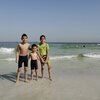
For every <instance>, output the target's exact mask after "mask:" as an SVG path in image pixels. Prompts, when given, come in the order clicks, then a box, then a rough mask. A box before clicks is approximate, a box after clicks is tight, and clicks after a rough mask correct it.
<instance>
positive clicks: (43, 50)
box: [38, 35, 52, 80]
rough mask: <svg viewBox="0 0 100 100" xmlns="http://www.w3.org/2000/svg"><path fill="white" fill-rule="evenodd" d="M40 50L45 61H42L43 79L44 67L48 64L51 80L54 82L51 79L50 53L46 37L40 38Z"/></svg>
mask: <svg viewBox="0 0 100 100" xmlns="http://www.w3.org/2000/svg"><path fill="white" fill-rule="evenodd" d="M38 50H39V53H40V55H41V57H42V58H43V61H41V74H42V78H44V65H45V64H47V66H48V75H49V79H50V80H52V79H51V65H50V62H49V52H48V51H49V45H48V44H47V43H46V37H45V35H41V36H40V43H39V44H38Z"/></svg>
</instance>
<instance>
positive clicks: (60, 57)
mask: <svg viewBox="0 0 100 100" xmlns="http://www.w3.org/2000/svg"><path fill="white" fill-rule="evenodd" d="M74 57H77V56H76V55H66V56H54V57H50V59H51V60H58V59H71V58H74Z"/></svg>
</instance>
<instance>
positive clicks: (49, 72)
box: [47, 62, 51, 79]
mask: <svg viewBox="0 0 100 100" xmlns="http://www.w3.org/2000/svg"><path fill="white" fill-rule="evenodd" d="M47 66H48V75H49V79H51V65H50V63H49V62H48V63H47Z"/></svg>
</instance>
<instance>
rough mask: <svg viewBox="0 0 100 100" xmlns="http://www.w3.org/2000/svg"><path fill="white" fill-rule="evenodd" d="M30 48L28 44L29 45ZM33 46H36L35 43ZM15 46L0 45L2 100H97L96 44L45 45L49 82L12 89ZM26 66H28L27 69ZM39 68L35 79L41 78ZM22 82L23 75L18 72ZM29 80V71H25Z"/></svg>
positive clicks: (99, 68)
mask: <svg viewBox="0 0 100 100" xmlns="http://www.w3.org/2000/svg"><path fill="white" fill-rule="evenodd" d="M30 44H31V45H32V44H33V43H32V42H31V43H30ZM36 44H37V43H36ZM17 45H18V43H17V42H1V43H0V90H1V91H0V97H2V100H14V99H15V100H17V99H19V100H27V99H28V100H32V99H33V98H34V100H55V99H57V100H100V96H99V94H100V44H99V43H49V46H50V49H49V55H50V62H51V66H52V79H53V81H52V82H50V81H49V80H48V74H47V67H45V79H44V80H42V79H41V78H39V81H38V82H36V81H35V80H33V82H32V83H29V84H27V85H26V84H24V82H23V80H22V81H21V83H20V85H19V86H18V87H16V86H15V85H14V84H15V80H16V71H17V64H16V63H15V50H16V47H17ZM29 66H30V65H29ZM40 69H41V67H40V65H39V76H41V71H40ZM21 75H22V78H23V77H24V76H23V71H22V74H21ZM28 78H30V67H29V71H28Z"/></svg>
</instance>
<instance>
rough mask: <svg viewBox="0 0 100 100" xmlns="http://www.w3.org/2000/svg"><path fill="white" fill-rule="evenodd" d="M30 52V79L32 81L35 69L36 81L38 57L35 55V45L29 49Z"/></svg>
mask: <svg viewBox="0 0 100 100" xmlns="http://www.w3.org/2000/svg"><path fill="white" fill-rule="evenodd" d="M31 50H32V52H31V53H30V54H29V57H30V58H31V63H30V64H31V79H32V80H33V72H34V69H35V73H36V80H38V61H37V60H38V59H39V55H38V53H37V45H36V44H33V45H32V48H31Z"/></svg>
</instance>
